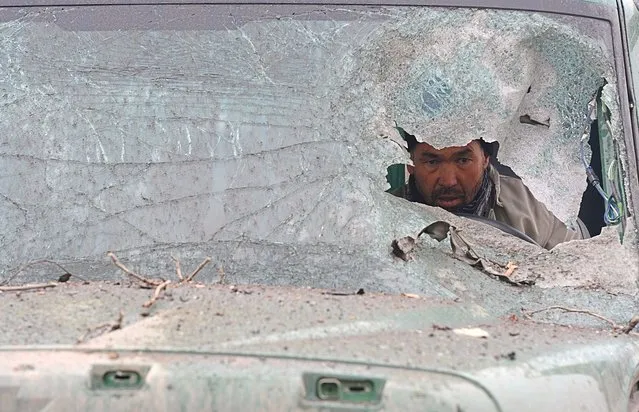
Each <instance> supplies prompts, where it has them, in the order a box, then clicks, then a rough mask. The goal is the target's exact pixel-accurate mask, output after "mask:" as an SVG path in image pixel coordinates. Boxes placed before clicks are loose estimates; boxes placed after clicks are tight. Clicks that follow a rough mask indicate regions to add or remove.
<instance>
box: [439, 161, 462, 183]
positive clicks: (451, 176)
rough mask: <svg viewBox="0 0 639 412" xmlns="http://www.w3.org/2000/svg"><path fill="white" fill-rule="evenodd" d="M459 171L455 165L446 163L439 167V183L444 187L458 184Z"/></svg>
mask: <svg viewBox="0 0 639 412" xmlns="http://www.w3.org/2000/svg"><path fill="white" fill-rule="evenodd" d="M456 172H457V171H456V170H455V167H454V166H453V165H450V164H447V163H444V164H443V165H441V166H440V168H439V184H440V185H441V186H444V187H453V186H457V183H458V182H457V173H456Z"/></svg>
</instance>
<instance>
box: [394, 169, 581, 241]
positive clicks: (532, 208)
mask: <svg viewBox="0 0 639 412" xmlns="http://www.w3.org/2000/svg"><path fill="white" fill-rule="evenodd" d="M489 167H490V179H491V180H492V181H493V183H494V184H495V199H496V200H495V204H494V205H493V207H492V209H491V210H490V212H489V218H490V219H493V220H497V221H500V222H504V223H506V224H507V225H509V226H512V227H513V228H515V229H517V230H519V231H520V232H523V233H525V234H527V235H528V236H529V237H530V238H532V239H533V240H534V241H535V242H537V244H538V245H540V246H542V247H544V248H545V249H552V248H553V247H555V246H556V245H558V244H559V243H562V242H567V241H569V240H573V239H581V238H582V235H581V233H577V232H575V231H573V230H571V229H568V228H567V227H566V225H565V224H564V223H563V222H562V221H561V220H559V219H557V217H556V216H555V215H553V214H552V212H550V211H549V210H548V209H547V208H546V206H545V205H544V204H543V203H541V202H540V201H539V200H537V199H535V196H533V194H532V193H531V192H530V190H528V188H527V187H526V185H524V183H523V182H522V181H521V179H519V178H517V177H511V176H506V175H500V174H499V172H498V171H497V169H495V168H494V167H493V166H492V165H491V166H489ZM391 193H392V194H394V195H395V196H399V197H403V198H406V199H408V200H411V201H419V200H418V199H419V198H421V196H414V195H413V194H411V193H410V187H409V185H408V184H407V185H405V186H404V187H401V188H399V189H398V190H394V191H392V192H391Z"/></svg>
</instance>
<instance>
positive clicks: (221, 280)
mask: <svg viewBox="0 0 639 412" xmlns="http://www.w3.org/2000/svg"><path fill="white" fill-rule="evenodd" d="M217 273H219V274H220V277H219V278H218V279H217V283H219V284H220V285H223V284H224V282H226V273H225V272H224V268H223V267H221V266H220V268H219V269H218V270H217Z"/></svg>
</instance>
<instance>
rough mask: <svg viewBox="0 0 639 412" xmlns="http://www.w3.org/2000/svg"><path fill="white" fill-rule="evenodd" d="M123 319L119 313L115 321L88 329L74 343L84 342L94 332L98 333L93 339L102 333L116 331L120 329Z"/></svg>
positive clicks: (122, 315) (122, 313)
mask: <svg viewBox="0 0 639 412" xmlns="http://www.w3.org/2000/svg"><path fill="white" fill-rule="evenodd" d="M123 319H124V312H122V311H120V315H119V316H118V318H117V320H115V321H111V322H106V323H103V324H101V325H98V326H95V327H93V328H89V329H88V330H87V331H86V333H85V334H84V335H82V336H80V337H79V338H78V340H77V341H76V343H77V344H79V343H82V342H84V341H85V340H86V339H87V338H88V337H89V336H90V335H91V334H93V333H95V332H100V333H98V334H97V335H96V336H94V337H98V336H100V335H102V334H103V333H109V332H113V331H114V330H118V329H121V328H122V320H123Z"/></svg>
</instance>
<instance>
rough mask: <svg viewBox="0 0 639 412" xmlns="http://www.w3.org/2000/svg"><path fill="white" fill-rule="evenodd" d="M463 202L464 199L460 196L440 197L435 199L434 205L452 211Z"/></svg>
mask: <svg viewBox="0 0 639 412" xmlns="http://www.w3.org/2000/svg"><path fill="white" fill-rule="evenodd" d="M463 202H464V199H463V198H462V197H460V196H440V197H438V198H437V200H436V202H435V203H436V204H437V206H439V207H442V208H444V209H453V208H456V207H458V206H461V204H462V203H463Z"/></svg>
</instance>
